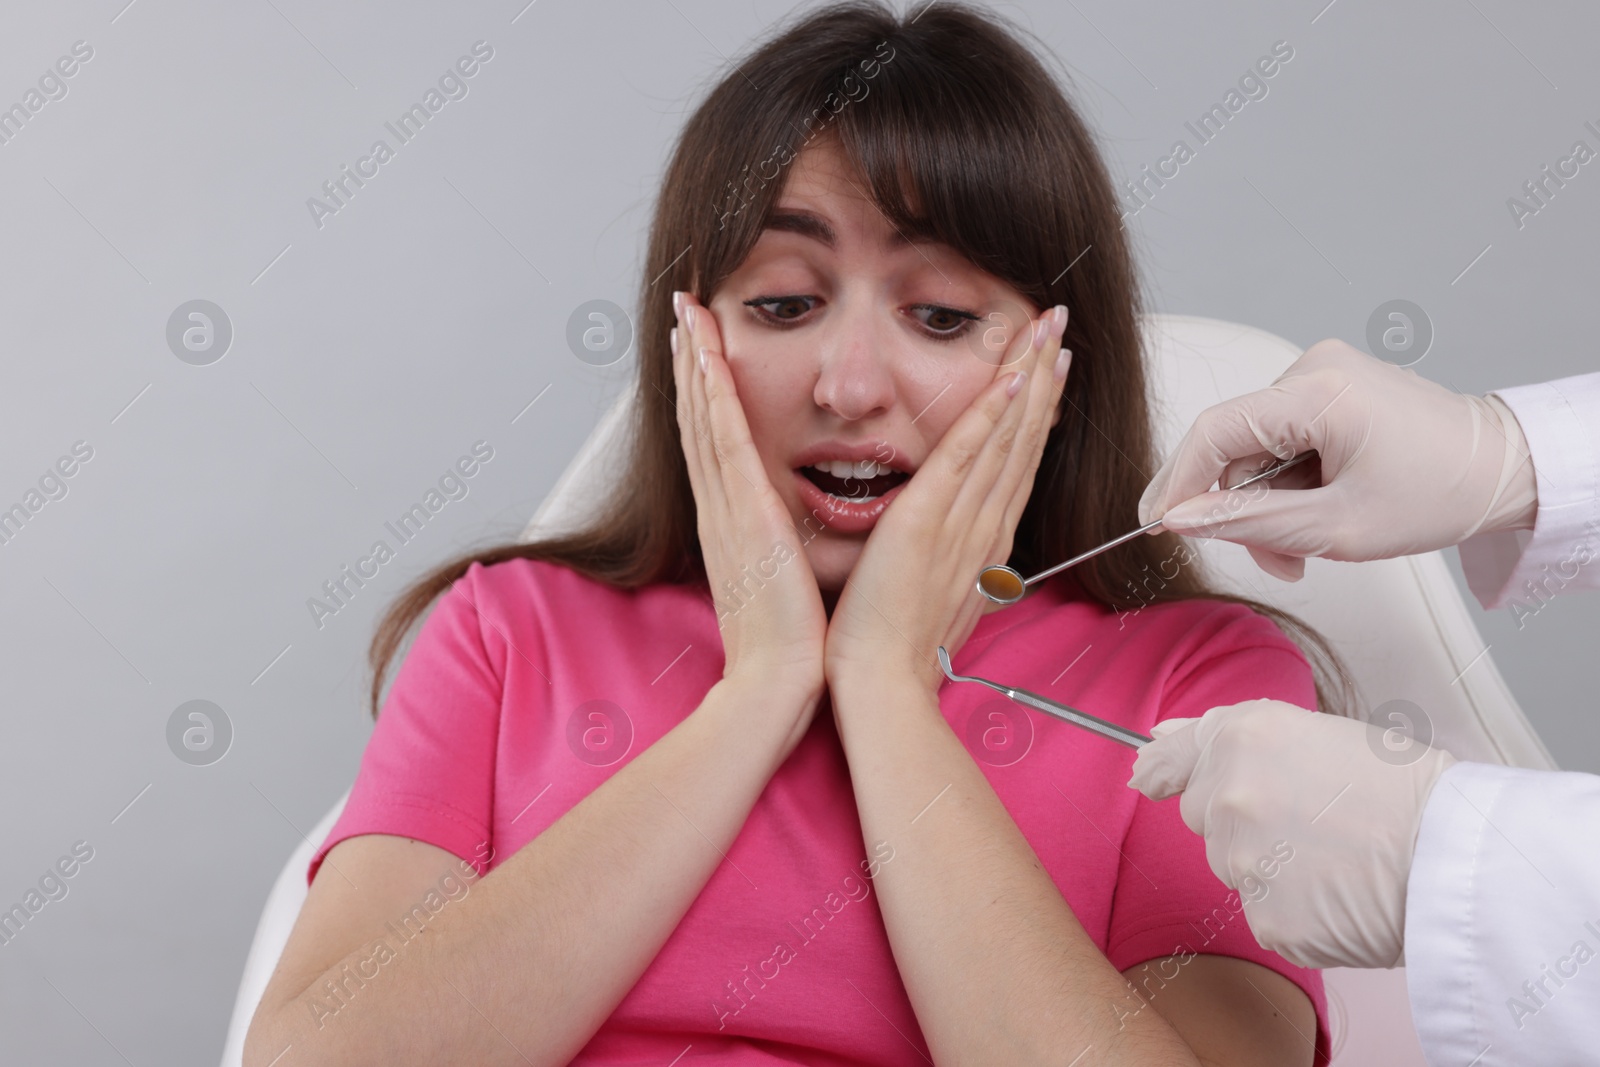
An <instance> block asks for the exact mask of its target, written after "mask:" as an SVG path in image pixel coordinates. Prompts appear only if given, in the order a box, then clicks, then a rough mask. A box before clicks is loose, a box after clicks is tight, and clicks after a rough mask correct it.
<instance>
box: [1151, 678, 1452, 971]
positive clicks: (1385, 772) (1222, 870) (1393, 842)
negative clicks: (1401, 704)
mask: <svg viewBox="0 0 1600 1067" xmlns="http://www.w3.org/2000/svg"><path fill="white" fill-rule="evenodd" d="M1152 733H1153V735H1154V736H1155V737H1156V740H1155V741H1154V742H1152V743H1151V744H1148V745H1145V746H1144V747H1143V748H1141V749H1140V750H1139V755H1138V758H1137V759H1135V760H1134V764H1133V777H1132V778H1131V779H1129V781H1128V784H1129V785H1130V786H1133V787H1134V788H1135V789H1138V790H1139V791H1140V792H1142V793H1144V794H1145V795H1146V796H1148V797H1149V798H1150V799H1151V800H1165V799H1166V798H1167V797H1170V796H1174V795H1176V794H1177V793H1180V792H1181V793H1183V799H1182V801H1181V802H1180V806H1179V810H1180V811H1181V813H1182V815H1183V821H1184V822H1185V823H1186V824H1188V827H1189V829H1191V830H1193V831H1194V832H1195V833H1198V834H1202V835H1204V837H1205V839H1206V860H1207V862H1209V863H1210V864H1211V869H1212V871H1214V872H1216V875H1217V877H1218V878H1220V879H1222V881H1223V883H1224V884H1226V885H1227V886H1228V887H1229V888H1231V889H1236V890H1238V891H1239V896H1240V898H1241V900H1242V901H1243V908H1244V915H1245V921H1246V922H1248V923H1249V924H1250V929H1251V931H1252V932H1253V933H1254V934H1255V937H1256V940H1257V941H1259V942H1260V943H1261V945H1262V947H1263V948H1268V949H1271V950H1272V951H1273V952H1276V953H1278V954H1279V955H1281V956H1283V957H1284V958H1285V959H1287V960H1289V961H1290V962H1291V963H1296V964H1299V965H1300V966H1302V967H1394V966H1398V965H1400V964H1401V963H1403V962H1404V953H1403V948H1404V934H1405V913H1406V881H1407V879H1408V878H1409V876H1410V874H1411V855H1412V851H1413V849H1414V848H1415V846H1416V840H1417V828H1418V827H1419V826H1420V825H1421V822H1422V811H1423V808H1424V807H1425V806H1426V805H1427V801H1428V796H1429V794H1430V793H1431V792H1432V791H1433V786H1434V783H1435V782H1436V781H1437V780H1438V778H1439V775H1441V774H1443V773H1444V771H1445V770H1446V768H1448V767H1449V766H1450V765H1451V764H1453V763H1455V762H1456V760H1455V757H1454V756H1452V755H1450V753H1448V752H1446V751H1444V750H1443V749H1439V748H1430V747H1429V746H1427V745H1424V744H1422V743H1421V742H1419V741H1416V740H1414V739H1413V738H1411V737H1409V736H1408V735H1404V734H1402V733H1401V732H1400V730H1399V729H1398V728H1396V729H1390V730H1387V731H1386V730H1381V729H1379V728H1378V727H1377V726H1375V725H1372V724H1370V723H1365V722H1360V721H1358V720H1356V719H1346V718H1343V717H1340V716H1336V715H1323V714H1319V713H1316V712H1310V711H1307V710H1305V709H1304V708H1298V707H1296V706H1294V705H1293V704H1286V703H1284V702H1283V701H1280V700H1250V701H1246V702H1245V703H1243V704H1232V705H1229V706H1227V707H1220V708H1212V709H1211V710H1210V711H1208V712H1206V713H1205V714H1204V715H1203V716H1201V717H1200V718H1198V719H1192V718H1190V719H1168V720H1166V721H1165V722H1160V723H1157V724H1156V726H1155V729H1154V730H1153V731H1152Z"/></svg>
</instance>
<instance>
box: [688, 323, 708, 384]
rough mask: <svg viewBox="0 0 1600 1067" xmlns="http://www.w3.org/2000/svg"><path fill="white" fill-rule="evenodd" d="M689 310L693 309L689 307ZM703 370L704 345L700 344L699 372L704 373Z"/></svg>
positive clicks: (704, 359) (704, 366)
mask: <svg viewBox="0 0 1600 1067" xmlns="http://www.w3.org/2000/svg"><path fill="white" fill-rule="evenodd" d="M689 310H690V311H693V310H694V309H693V308H690V309H689ZM705 370H706V346H705V345H701V346H700V373H702V374H704V373H705Z"/></svg>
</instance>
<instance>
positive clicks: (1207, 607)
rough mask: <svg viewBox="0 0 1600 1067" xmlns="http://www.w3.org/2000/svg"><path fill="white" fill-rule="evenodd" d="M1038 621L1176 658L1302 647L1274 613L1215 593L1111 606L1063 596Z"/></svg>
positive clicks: (1295, 651)
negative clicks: (1269, 614) (1180, 598)
mask: <svg viewBox="0 0 1600 1067" xmlns="http://www.w3.org/2000/svg"><path fill="white" fill-rule="evenodd" d="M1038 622H1039V623H1040V624H1041V625H1043V626H1045V627H1047V628H1050V629H1055V630H1061V629H1063V628H1067V629H1071V630H1073V631H1074V632H1077V633H1081V634H1083V635H1084V637H1085V638H1086V639H1088V640H1104V641H1105V642H1106V644H1108V645H1114V646H1121V647H1123V648H1125V649H1130V650H1133V649H1142V650H1145V651H1147V652H1149V653H1151V654H1159V655H1160V657H1161V658H1162V659H1164V660H1167V661H1168V662H1169V663H1171V664H1174V665H1176V664H1178V663H1182V662H1183V661H1185V660H1190V661H1193V660H1196V659H1209V658H1211V657H1214V656H1221V655H1226V654H1228V653H1230V652H1235V651H1240V650H1243V649H1247V648H1270V649H1281V650H1284V651H1288V652H1291V653H1292V654H1294V655H1297V656H1299V655H1302V653H1301V650H1300V647H1299V646H1298V645H1297V644H1296V643H1295V642H1294V640H1293V639H1292V638H1290V637H1289V635H1288V634H1286V633H1285V632H1284V631H1283V629H1282V628H1281V627H1280V626H1279V625H1278V623H1277V622H1276V621H1275V620H1274V619H1272V618H1271V617H1270V616H1268V615H1265V614H1263V613H1262V612H1260V611H1258V610H1256V609H1255V608H1253V607H1251V606H1250V605H1249V604H1241V603H1239V602H1238V601H1235V600H1227V599H1222V598H1219V597H1215V596H1198V597H1187V598H1184V599H1182V600H1162V601H1155V602H1144V603H1140V602H1137V601H1136V602H1134V603H1132V604H1127V605H1122V606H1115V607H1113V606H1110V605H1106V604H1102V603H1100V602H1099V601H1094V600H1088V599H1084V598H1074V597H1070V596H1068V597H1058V598H1057V602H1055V603H1053V604H1051V605H1050V606H1049V609H1048V610H1047V611H1043V612H1041V613H1040V614H1039V616H1038Z"/></svg>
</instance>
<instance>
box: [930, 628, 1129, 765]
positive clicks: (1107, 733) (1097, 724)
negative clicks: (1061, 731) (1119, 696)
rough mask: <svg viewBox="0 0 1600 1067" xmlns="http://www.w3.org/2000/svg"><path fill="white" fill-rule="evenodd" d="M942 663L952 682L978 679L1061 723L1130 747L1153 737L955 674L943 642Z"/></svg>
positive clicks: (1023, 692)
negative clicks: (1079, 727)
mask: <svg viewBox="0 0 1600 1067" xmlns="http://www.w3.org/2000/svg"><path fill="white" fill-rule="evenodd" d="M939 666H940V667H943V668H944V676H945V677H946V678H948V679H950V680H951V681H952V682H978V683H979V684H981V685H986V686H988V687H989V688H990V689H993V690H995V691H996V692H999V693H1004V694H1005V695H1006V696H1008V697H1010V698H1011V699H1012V700H1015V701H1016V702H1017V703H1018V704H1026V705H1027V706H1028V707H1030V708H1033V709H1035V710H1037V711H1042V712H1044V713H1045V714H1046V715H1049V716H1051V717H1053V718H1057V719H1060V720H1061V721H1062V722H1070V723H1071V724H1072V725H1074V726H1081V727H1083V729H1085V730H1090V731H1093V732H1094V733H1097V734H1099V735H1100V736H1101V737H1109V738H1110V739H1111V740H1113V741H1116V742H1118V743H1120V744H1124V745H1127V746H1128V747H1129V748H1139V747H1140V746H1142V745H1148V744H1149V743H1150V740H1151V739H1150V738H1148V737H1146V736H1145V735H1144V734H1141V733H1137V732H1135V731H1133V730H1130V729H1128V728H1127V727H1126V726H1118V725H1117V724H1116V723H1114V722H1107V721H1106V720H1104V719H1101V718H1097V717H1095V716H1093V715H1090V714H1089V713H1088V712H1086V711H1079V710H1078V709H1077V708H1072V707H1068V706H1067V705H1065V704H1057V703H1056V702H1055V701H1054V700H1046V699H1045V698H1044V697H1042V696H1040V695H1039V694H1037V693H1030V692H1028V691H1027V690H1026V689H1013V688H1011V687H1010V686H1008V685H1001V684H1000V683H999V682H991V681H989V679H987V678H976V677H973V676H971V675H964V674H956V673H955V672H954V671H952V670H951V669H950V653H948V652H946V651H945V650H944V646H943V645H940V646H939Z"/></svg>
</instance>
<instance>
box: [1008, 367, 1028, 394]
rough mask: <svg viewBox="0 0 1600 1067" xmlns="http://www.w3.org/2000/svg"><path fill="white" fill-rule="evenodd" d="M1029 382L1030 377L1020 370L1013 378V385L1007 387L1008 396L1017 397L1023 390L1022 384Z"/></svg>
mask: <svg viewBox="0 0 1600 1067" xmlns="http://www.w3.org/2000/svg"><path fill="white" fill-rule="evenodd" d="M1027 380H1028V375H1027V373H1026V372H1024V371H1020V370H1019V371H1017V373H1016V374H1014V375H1012V376H1011V384H1010V385H1008V386H1006V396H1016V395H1017V393H1018V392H1019V391H1020V390H1021V389H1022V383H1023V382H1025V381H1027Z"/></svg>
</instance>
